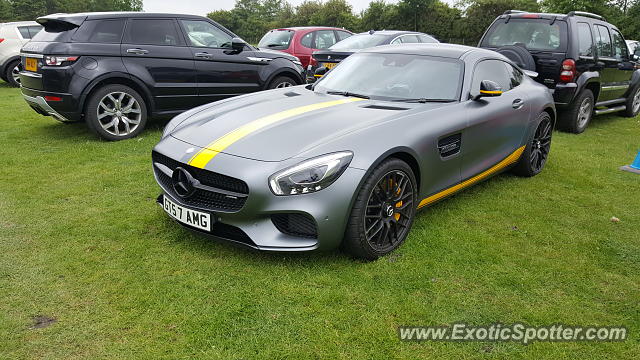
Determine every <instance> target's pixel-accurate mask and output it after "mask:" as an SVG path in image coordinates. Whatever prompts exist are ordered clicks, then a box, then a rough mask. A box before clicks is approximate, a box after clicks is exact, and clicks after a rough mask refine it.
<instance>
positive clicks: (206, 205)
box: [151, 151, 249, 212]
mask: <svg viewBox="0 0 640 360" xmlns="http://www.w3.org/2000/svg"><path fill="white" fill-rule="evenodd" d="M151 157H152V159H153V162H154V163H160V164H162V165H164V166H166V167H168V168H169V169H171V170H175V168H176V167H178V166H180V167H182V168H183V169H185V170H187V171H188V172H189V173H190V174H191V176H193V177H194V178H195V179H197V180H198V181H200V183H202V184H203V185H207V186H210V187H215V188H218V189H222V190H227V191H233V192H237V193H241V194H245V195H247V194H249V187H248V186H247V183H245V182H244V181H242V180H240V179H236V178H233V177H230V176H226V175H222V174H218V173H214V172H211V171H208V170H203V169H198V168H196V167H193V166H190V165H187V164H183V163H180V162H178V161H176V160H173V159H171V158H169V157H167V156H165V155H162V154H160V153H157V152H155V151H154V152H153V153H152V155H151ZM153 170H154V171H155V173H156V176H157V178H158V180H159V182H160V185H161V186H162V187H163V189H164V191H166V192H167V193H168V194H169V195H171V196H172V197H174V198H176V199H180V202H182V203H184V205H187V206H193V207H196V208H200V209H204V210H211V211H222V212H236V211H239V210H240V209H242V207H243V206H244V203H245V202H246V200H247V198H246V197H237V198H236V197H232V196H228V195H226V194H222V193H219V192H214V191H206V190H202V189H198V190H196V192H195V194H193V196H191V197H189V198H187V199H182V198H180V197H178V196H177V195H176V194H175V192H174V190H173V181H172V180H171V177H170V176H168V175H166V174H165V173H163V172H162V171H160V170H159V169H158V168H157V167H155V166H154V168H153Z"/></svg>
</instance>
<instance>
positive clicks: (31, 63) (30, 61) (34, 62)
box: [24, 58, 38, 72]
mask: <svg viewBox="0 0 640 360" xmlns="http://www.w3.org/2000/svg"><path fill="white" fill-rule="evenodd" d="M24 69H25V70H27V71H33V72H36V71H38V59H34V58H27V59H26V61H25V63H24Z"/></svg>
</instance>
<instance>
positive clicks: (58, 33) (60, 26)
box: [31, 21, 78, 42]
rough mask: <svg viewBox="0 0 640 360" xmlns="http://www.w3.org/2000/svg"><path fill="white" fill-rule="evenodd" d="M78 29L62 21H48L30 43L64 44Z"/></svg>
mask: <svg viewBox="0 0 640 360" xmlns="http://www.w3.org/2000/svg"><path fill="white" fill-rule="evenodd" d="M76 29H78V27H77V26H75V25H73V24H71V23H68V22H64V21H48V22H47V23H45V24H44V27H43V29H42V30H41V31H40V32H38V33H37V34H35V35H34V36H33V37H32V38H31V41H34V42H37V41H42V42H54V41H58V42H66V41H69V39H71V36H72V35H73V34H74V33H75V32H76Z"/></svg>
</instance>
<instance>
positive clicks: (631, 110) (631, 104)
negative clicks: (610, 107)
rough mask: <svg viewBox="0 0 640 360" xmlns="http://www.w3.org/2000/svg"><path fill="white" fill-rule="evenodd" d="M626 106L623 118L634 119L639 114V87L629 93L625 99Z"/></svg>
mask: <svg viewBox="0 0 640 360" xmlns="http://www.w3.org/2000/svg"><path fill="white" fill-rule="evenodd" d="M626 105H627V109H626V110H625V112H624V114H625V116H627V117H636V116H637V115H638V113H640V85H636V87H635V88H634V89H633V91H631V95H629V97H627V102H626Z"/></svg>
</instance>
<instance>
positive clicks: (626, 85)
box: [479, 10, 640, 134]
mask: <svg viewBox="0 0 640 360" xmlns="http://www.w3.org/2000/svg"><path fill="white" fill-rule="evenodd" d="M479 46H480V47H482V48H486V49H492V50H495V51H498V52H500V53H502V54H504V55H505V56H507V57H508V58H510V59H511V60H513V61H514V62H515V63H516V64H518V65H519V66H520V67H521V68H523V69H525V70H530V71H534V72H537V73H538V76H537V78H536V80H537V81H538V82H540V83H542V84H544V85H546V86H547V87H548V88H549V89H551V91H552V92H553V97H554V99H555V102H556V107H557V108H558V110H560V112H561V115H560V117H559V120H558V126H559V128H560V129H561V130H564V131H568V132H572V133H576V134H579V133H582V132H583V131H584V130H585V129H586V128H587V125H588V124H589V121H590V120H591V118H592V116H593V114H596V115H599V114H608V113H612V112H618V111H621V112H624V114H625V115H626V116H630V117H633V116H636V115H637V114H638V112H639V111H640V70H638V69H639V67H638V65H637V64H636V62H635V61H636V60H637V59H638V57H637V56H636V55H633V54H629V49H628V47H627V44H626V42H625V40H624V37H623V36H622V34H621V33H620V31H619V30H618V29H617V28H616V27H615V26H613V25H611V24H609V23H608V22H606V21H605V19H604V18H603V17H602V16H599V15H595V14H591V13H585V12H579V11H572V12H570V13H568V14H566V15H561V14H544V13H528V12H522V11H517V10H509V11H507V12H505V13H504V14H502V15H500V16H498V18H497V19H496V20H495V21H494V22H493V23H492V24H491V26H490V27H489V28H488V29H487V31H486V32H485V34H484V35H483V36H482V39H481V40H480V44H479Z"/></svg>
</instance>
